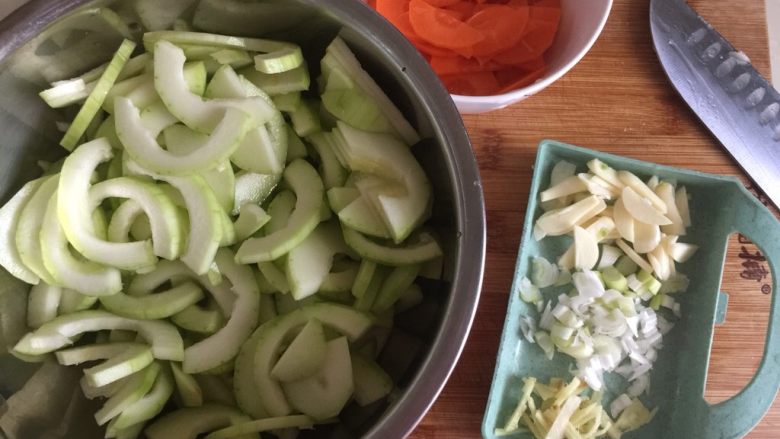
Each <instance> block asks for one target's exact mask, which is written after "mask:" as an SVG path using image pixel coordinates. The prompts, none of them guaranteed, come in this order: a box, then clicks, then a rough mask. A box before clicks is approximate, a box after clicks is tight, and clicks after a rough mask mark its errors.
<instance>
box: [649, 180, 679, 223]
mask: <svg viewBox="0 0 780 439" xmlns="http://www.w3.org/2000/svg"><path fill="white" fill-rule="evenodd" d="M655 194H656V195H658V198H660V199H661V200H663V202H664V204H666V217H667V218H669V220H670V221H672V223H671V224H665V225H663V226H661V231H662V232H664V233H666V234H669V235H685V224H683V220H682V217H681V216H680V211H679V210H677V202H676V201H675V199H674V186H672V185H671V184H669V182H666V181H662V182H660V183H659V184H658V186H656V188H655Z"/></svg>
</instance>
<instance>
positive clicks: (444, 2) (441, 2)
mask: <svg viewBox="0 0 780 439" xmlns="http://www.w3.org/2000/svg"><path fill="white" fill-rule="evenodd" d="M461 1H462V0H425V3H428V4H429V5H431V6H436V7H437V8H446V7H447V6H452V5H454V4H456V3H460V2H461Z"/></svg>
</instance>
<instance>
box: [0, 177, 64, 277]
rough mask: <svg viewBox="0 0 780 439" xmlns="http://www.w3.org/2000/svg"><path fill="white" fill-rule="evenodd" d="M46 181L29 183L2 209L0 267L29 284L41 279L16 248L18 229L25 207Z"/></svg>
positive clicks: (41, 179) (39, 180)
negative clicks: (25, 262)
mask: <svg viewBox="0 0 780 439" xmlns="http://www.w3.org/2000/svg"><path fill="white" fill-rule="evenodd" d="M44 181H46V177H42V178H38V179H36V180H33V181H30V182H28V183H27V184H25V185H24V186H23V187H22V188H21V189H19V191H18V192H16V194H14V196H13V197H11V199H10V200H8V202H6V203H5V205H4V206H3V208H2V209H0V265H2V266H3V268H5V269H6V270H7V271H8V272H9V273H11V274H12V275H13V276H14V277H16V278H18V279H20V280H22V281H24V282H26V283H28V284H37V283H38V282H39V281H40V278H39V277H38V275H37V274H35V273H34V272H33V271H31V270H29V269H28V268H27V267H26V266H25V264H24V262H23V261H22V258H21V256H20V255H19V250H18V249H17V247H16V245H17V244H16V229H17V227H18V225H19V218H20V217H21V215H22V211H23V210H24V207H25V206H26V205H27V202H29V201H30V199H32V197H33V195H35V193H36V192H37V191H38V189H39V188H40V187H41V185H42V184H43V183H44ZM53 184H55V185H56V183H53Z"/></svg>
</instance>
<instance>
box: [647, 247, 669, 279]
mask: <svg viewBox="0 0 780 439" xmlns="http://www.w3.org/2000/svg"><path fill="white" fill-rule="evenodd" d="M647 260H648V261H649V262H650V265H651V266H652V267H653V271H654V272H655V276H656V277H657V278H658V279H659V280H661V281H664V280H667V279H669V275H671V273H670V271H669V255H668V254H667V253H666V250H665V249H664V246H663V245H659V246H657V247H656V248H655V249H653V250H652V251H651V252H649V253H648V254H647Z"/></svg>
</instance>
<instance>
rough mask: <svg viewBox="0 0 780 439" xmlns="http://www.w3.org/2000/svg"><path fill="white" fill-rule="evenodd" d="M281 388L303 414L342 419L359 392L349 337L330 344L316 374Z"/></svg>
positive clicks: (283, 384) (317, 418)
mask: <svg viewBox="0 0 780 439" xmlns="http://www.w3.org/2000/svg"><path fill="white" fill-rule="evenodd" d="M281 385H282V388H283V389H284V394H285V395H286V396H287V399H288V400H289V401H290V405H292V406H293V407H295V409H296V410H298V411H300V412H301V413H303V414H305V415H309V416H311V417H312V418H314V419H316V420H324V419H328V418H332V417H336V416H338V414H339V413H340V412H341V409H343V408H344V406H345V405H346V404H347V402H348V401H349V400H350V398H351V397H352V392H353V391H354V389H355V384H354V382H353V380H352V360H351V359H350V356H349V343H348V342H347V338H346V337H339V338H337V339H335V340H331V341H329V342H328V343H327V348H326V352H325V358H324V360H323V362H322V367H321V368H320V370H319V371H318V372H317V373H316V374H314V375H312V376H310V377H308V378H304V379H301V380H298V381H290V382H283V383H282V384H281Z"/></svg>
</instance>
